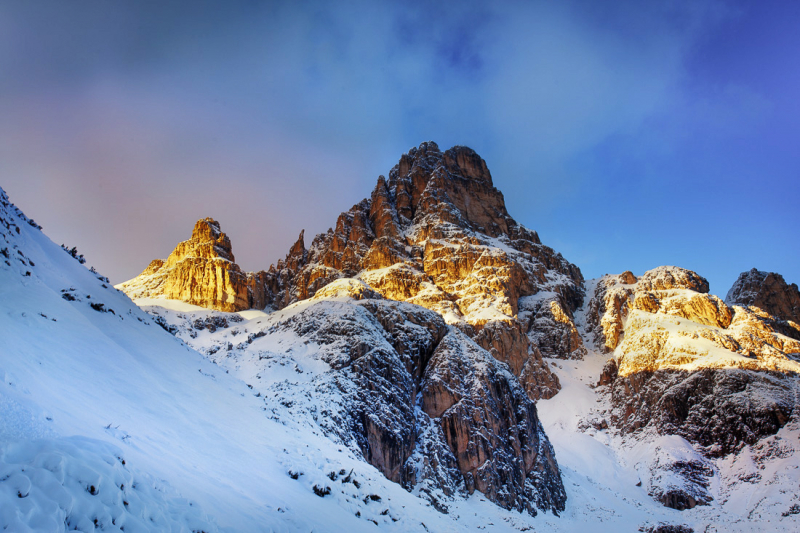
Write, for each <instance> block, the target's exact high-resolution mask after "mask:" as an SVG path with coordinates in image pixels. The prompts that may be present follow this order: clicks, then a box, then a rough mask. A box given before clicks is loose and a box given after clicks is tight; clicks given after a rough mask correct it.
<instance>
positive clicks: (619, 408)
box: [587, 267, 800, 455]
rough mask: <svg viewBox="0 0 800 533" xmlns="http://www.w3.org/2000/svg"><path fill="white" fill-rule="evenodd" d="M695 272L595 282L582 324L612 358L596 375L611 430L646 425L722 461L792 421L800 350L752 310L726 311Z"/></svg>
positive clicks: (661, 271)
mask: <svg viewBox="0 0 800 533" xmlns="http://www.w3.org/2000/svg"><path fill="white" fill-rule="evenodd" d="M707 291H708V283H707V282H706V281H705V279H704V278H702V277H700V276H699V275H697V274H696V273H694V272H691V271H688V270H685V269H680V268H677V267H660V268H657V269H654V270H652V271H649V272H647V273H645V274H644V275H643V276H641V277H640V278H639V279H638V280H637V279H636V278H635V277H634V276H633V275H632V274H630V273H625V274H623V275H622V276H606V277H605V278H603V279H601V280H600V281H599V282H598V283H597V284H596V290H595V294H594V297H593V301H592V302H590V303H589V306H588V307H589V316H588V317H587V322H588V323H589V325H590V327H592V328H593V329H592V331H593V333H594V338H595V341H596V342H597V344H598V346H599V347H600V348H602V349H605V350H613V356H614V358H613V360H612V361H610V362H609V364H608V365H607V366H606V368H605V369H604V371H603V373H602V375H601V376H600V384H601V385H610V391H611V396H612V401H613V406H614V408H613V415H612V423H613V424H614V425H616V426H617V427H619V428H620V429H622V430H623V431H626V432H632V431H636V430H638V429H641V428H645V427H652V428H654V429H656V430H657V431H658V432H659V433H661V434H672V435H681V436H683V437H685V438H686V439H688V440H689V441H691V442H693V443H695V444H697V445H700V446H702V447H703V448H704V449H705V450H706V452H707V453H708V454H710V455H724V454H728V453H731V452H734V451H737V450H739V449H741V447H742V446H743V445H745V444H753V443H755V442H757V441H758V439H760V438H762V437H764V436H766V435H771V434H774V433H775V432H777V431H778V429H780V428H781V427H782V426H783V425H784V424H786V423H787V422H788V421H789V419H790V418H791V416H792V415H793V413H794V409H795V403H796V402H795V391H796V389H797V386H798V375H800V363H798V361H799V360H800V343H798V342H797V341H796V340H794V339H791V338H788V337H786V336H784V335H782V334H781V333H780V332H779V331H776V330H775V329H773V327H772V323H773V320H774V317H770V316H769V315H767V314H766V313H764V312H763V311H761V310H759V309H757V308H744V307H741V306H738V305H734V306H733V307H732V308H731V307H729V306H728V305H726V304H725V303H724V302H722V300H720V299H719V298H717V297H716V296H713V295H710V294H707Z"/></svg>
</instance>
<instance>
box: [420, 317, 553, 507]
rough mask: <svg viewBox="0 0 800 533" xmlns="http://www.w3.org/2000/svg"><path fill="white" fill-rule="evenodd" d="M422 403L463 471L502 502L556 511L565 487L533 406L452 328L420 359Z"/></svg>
mask: <svg viewBox="0 0 800 533" xmlns="http://www.w3.org/2000/svg"><path fill="white" fill-rule="evenodd" d="M421 392H422V394H421V402H422V410H423V411H424V412H425V413H426V414H427V415H428V416H429V417H430V418H431V419H432V420H435V421H437V423H439V424H441V427H442V434H443V436H444V439H445V441H446V442H447V445H448V446H449V448H450V449H451V450H452V452H453V455H454V457H455V459H456V464H457V465H458V469H459V471H460V472H461V474H462V475H463V476H464V484H465V486H466V490H467V492H469V493H472V492H473V491H475V490H479V491H480V492H482V493H483V494H485V495H486V496H487V497H488V498H489V499H490V500H492V501H494V502H496V503H497V504H498V505H500V506H501V507H503V508H505V509H516V510H519V511H522V510H527V511H528V512H530V513H532V514H536V508H539V509H552V510H554V511H562V510H564V502H565V500H566V493H565V492H564V488H563V485H562V482H561V479H560V475H559V471H558V465H557V463H556V460H555V453H554V452H553V448H552V446H551V445H550V443H549V441H548V440H547V437H546V436H545V434H544V430H543V429H542V427H541V424H540V422H539V420H538V417H537V414H536V407H535V405H534V404H533V402H531V401H530V399H529V398H528V397H527V395H526V394H525V391H524V390H523V389H522V388H521V387H520V386H519V385H518V384H517V380H516V379H514V377H513V376H512V375H511V374H509V373H508V372H507V371H506V370H505V369H503V368H502V367H501V366H499V365H497V364H496V363H494V361H493V359H492V358H491V357H489V355H488V354H487V353H486V352H485V351H484V350H482V349H480V348H479V347H478V346H477V345H476V344H474V343H472V342H471V341H469V340H468V339H466V338H464V336H463V334H462V333H460V332H459V331H458V330H456V329H454V330H452V332H451V333H450V335H448V336H447V337H445V338H444V340H443V341H442V342H441V343H440V344H439V346H438V347H437V348H436V351H435V352H434V354H433V357H432V358H431V361H430V363H429V364H428V366H427V368H426V370H425V375H424V379H423V384H422V391H421Z"/></svg>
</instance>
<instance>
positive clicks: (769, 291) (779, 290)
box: [725, 268, 800, 324]
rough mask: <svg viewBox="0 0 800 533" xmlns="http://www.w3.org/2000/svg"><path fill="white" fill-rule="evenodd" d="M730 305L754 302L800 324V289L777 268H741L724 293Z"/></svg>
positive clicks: (771, 312) (757, 305) (774, 314)
mask: <svg viewBox="0 0 800 533" xmlns="http://www.w3.org/2000/svg"><path fill="white" fill-rule="evenodd" d="M725 303H727V304H728V305H752V306H755V307H758V308H760V309H763V310H764V311H766V312H767V313H769V314H770V315H773V316H776V317H778V318H780V319H782V320H791V321H793V322H796V323H798V324H800V291H798V288H797V284H796V283H792V284H789V283H786V280H784V279H783V276H781V275H780V274H777V273H775V272H764V271H761V270H757V269H755V268H753V269H752V270H749V271H747V272H742V273H741V274H739V277H738V278H737V279H736V281H735V282H734V284H733V286H732V287H731V289H730V290H729V291H728V294H727V296H725Z"/></svg>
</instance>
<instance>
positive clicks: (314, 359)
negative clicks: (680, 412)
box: [0, 190, 800, 533]
mask: <svg viewBox="0 0 800 533" xmlns="http://www.w3.org/2000/svg"><path fill="white" fill-rule="evenodd" d="M0 219H2V225H0V234H1V235H2V236H1V237H0V251H3V254H2V256H0V380H1V381H2V382H1V383H0V530H2V531H46V532H50V531H67V530H78V531H85V532H86V531H125V532H127V533H129V532H139V531H175V532H187V533H188V532H195V531H205V532H214V531H230V532H250V531H252V532H260V531H342V532H345V531H347V532H350V531H375V530H376V528H377V529H381V530H387V531H443V532H448V531H452V532H457V531H486V530H492V531H553V530H554V531H586V530H587V528H588V529H589V530H591V531H614V532H617V531H637V530H638V531H650V530H653V529H654V528H655V527H656V526H658V525H659V524H673V525H679V524H685V525H687V526H689V527H692V528H693V529H694V530H695V531H698V532H699V531H708V532H711V531H720V532H721V531H752V530H753V528H754V527H758V528H759V529H760V530H762V531H792V530H798V528H799V526H798V515H800V497H799V496H798V495H799V494H800V490H798V489H800V453H798V452H797V450H798V449H800V438H799V437H800V428H799V427H798V423H797V421H796V420H795V421H792V422H790V423H789V424H787V425H786V426H785V427H784V428H783V429H781V431H780V432H779V433H778V434H777V435H775V436H773V437H769V438H766V439H762V441H760V442H759V443H758V444H757V445H754V446H748V447H745V448H744V450H743V451H742V452H741V453H739V454H738V455H735V456H729V457H727V458H722V459H717V460H713V461H711V460H709V459H706V458H704V457H702V456H700V455H699V454H698V453H697V452H696V451H695V450H694V449H693V448H692V446H691V445H690V444H689V443H688V442H686V441H685V440H683V439H681V438H680V437H674V436H669V437H663V436H661V437H659V436H657V435H642V434H639V435H636V436H635V438H634V437H632V436H627V437H622V436H620V435H619V434H617V433H616V432H615V431H614V430H612V429H607V428H604V427H603V419H604V417H605V416H606V414H607V413H608V410H609V399H608V397H607V394H605V392H604V391H603V388H600V387H595V383H596V382H597V379H598V377H599V375H600V373H601V370H602V367H603V364H604V363H605V360H606V358H607V356H604V355H602V354H600V353H599V352H596V351H593V350H590V351H589V354H588V355H587V356H586V357H585V359H584V360H556V359H548V360H547V361H548V364H550V365H551V366H552V367H553V369H554V371H555V372H556V373H557V375H558V377H559V379H560V380H561V384H562V386H563V389H562V390H561V392H560V393H559V394H557V395H556V396H555V397H554V398H552V399H550V400H545V401H540V402H538V411H539V416H540V418H541V421H542V424H543V426H544V429H545V431H546V433H547V435H548V436H549V438H550V440H551V442H552V445H553V447H554V449H555V454H556V457H557V460H558V462H559V465H560V467H561V470H562V476H563V480H564V486H565V489H566V491H567V506H566V511H565V512H563V513H561V516H558V517H557V516H555V515H553V514H551V513H540V514H539V515H538V516H537V517H531V516H530V515H528V514H526V513H517V512H513V511H505V510H503V509H500V508H499V507H497V506H496V505H494V504H492V503H491V502H489V501H487V500H486V499H485V498H484V497H482V495H481V494H480V493H479V492H476V493H474V494H473V495H472V496H471V497H469V498H466V499H460V498H452V499H449V500H447V508H448V513H447V514H443V513H440V512H439V511H437V510H436V509H435V508H434V507H433V506H432V505H431V503H430V501H429V500H428V499H426V498H425V497H423V496H424V495H420V494H419V491H416V492H415V493H410V492H407V491H406V490H404V489H403V488H402V487H400V486H399V485H397V484H395V483H392V482H390V481H389V480H387V479H386V478H385V477H384V476H383V475H382V474H381V473H380V472H379V471H378V470H377V469H376V468H374V467H372V466H370V465H369V464H367V463H366V462H365V461H364V460H363V458H362V457H361V456H360V453H359V452H358V450H357V449H356V448H354V447H353V446H352V443H349V442H347V441H346V440H345V439H342V438H337V436H336V435H335V432H332V431H331V427H330V420H332V419H335V410H336V409H337V402H341V401H344V398H345V397H344V396H337V393H336V392H335V391H332V390H329V391H328V392H327V393H326V394H327V395H326V396H318V395H317V394H318V391H319V390H320V389H319V388H318V387H317V386H316V385H318V384H319V383H324V382H325V380H326V379H328V377H327V376H329V375H330V365H329V364H328V363H327V362H326V358H327V360H330V357H329V356H330V355H331V354H332V353H333V352H332V350H335V349H336V346H334V345H320V344H315V343H313V342H308V343H307V342H306V340H307V339H304V338H303V337H302V336H299V335H297V334H296V332H293V331H288V330H282V329H280V328H271V326H272V325H274V324H276V323H277V322H279V321H280V320H282V319H285V318H286V317H287V316H288V315H298V314H300V313H303V312H304V311H306V310H308V309H309V308H310V307H312V306H322V308H324V309H325V312H326V313H328V314H329V315H330V316H332V317H335V316H337V314H342V315H344V314H346V313H347V312H352V309H353V307H354V305H353V303H352V301H350V300H348V299H346V298H333V299H330V300H321V301H309V302H301V303H299V304H296V305H294V306H291V307H289V308H287V309H284V310H282V311H280V312H276V313H265V312H261V311H244V312H241V313H221V312H218V311H210V310H207V309H202V308H199V307H195V306H190V305H188V304H184V303H182V302H175V301H171V300H146V301H138V302H137V303H138V304H139V305H140V306H142V308H141V309H140V308H139V307H138V306H137V305H135V304H134V303H133V302H132V301H131V300H130V299H129V298H128V297H127V296H125V295H124V294H123V293H121V292H119V291H117V290H116V289H114V288H113V287H111V286H110V285H109V284H108V283H107V282H106V281H105V280H104V279H102V278H101V277H99V276H98V275H96V274H93V273H92V272H90V271H89V270H88V269H87V268H86V267H85V266H83V265H81V264H79V263H78V261H76V260H75V259H74V258H73V257H71V256H70V255H69V254H67V253H65V252H64V251H63V250H62V249H61V248H60V247H59V246H57V245H55V244H54V243H52V242H51V241H50V240H49V239H48V238H47V237H46V236H45V235H44V234H43V233H41V232H40V231H39V229H37V228H36V227H34V226H32V225H31V224H30V223H29V221H28V219H26V218H25V217H24V215H22V214H21V213H20V212H19V211H18V210H17V209H16V208H14V207H13V205H11V204H10V203H9V202H8V199H7V197H6V196H5V194H4V193H2V190H0ZM587 293H588V294H592V293H593V291H592V290H591V289H590V290H589V291H587ZM145 311H147V312H145ZM582 313H583V311H579V312H578V313H577V315H576V322H577V325H578V327H579V330H580V331H581V332H582V333H584V324H583V314H582ZM170 327H171V328H172V329H173V332H174V335H173V334H172V333H170V332H168V331H167V330H166V329H169V328H170ZM165 328H166V329H165ZM584 340H585V341H586V345H587V347H589V346H591V343H590V342H588V339H587V338H584ZM343 342H346V340H345V341H343ZM375 342H381V341H380V339H376V340H375ZM323 355H325V357H323ZM676 458H678V459H680V460H681V461H684V462H686V463H691V462H693V461H694V462H697V463H699V464H701V465H705V466H706V467H707V468H708V472H710V473H709V477H708V479H709V488H708V496H710V498H711V500H710V502H709V504H708V505H698V506H697V507H695V508H693V509H690V510H686V511H677V510H674V509H669V508H666V507H664V506H662V505H661V504H660V503H659V502H657V501H655V500H654V498H653V496H652V494H656V493H658V491H668V490H669V488H670V487H671V486H673V485H675V484H679V485H680V484H682V483H684V480H683V478H680V477H676V476H675V475H674V472H672V471H669V470H664V469H663V468H661V467H660V465H662V464H664V462H665V461H666V462H668V463H669V462H672V461H674V460H675V459H676ZM698 496H701V495H698Z"/></svg>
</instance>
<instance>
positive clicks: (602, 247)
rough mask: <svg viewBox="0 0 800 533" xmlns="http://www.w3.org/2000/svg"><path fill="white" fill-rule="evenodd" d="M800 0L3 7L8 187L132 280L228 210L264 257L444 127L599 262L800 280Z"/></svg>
mask: <svg viewBox="0 0 800 533" xmlns="http://www.w3.org/2000/svg"><path fill="white" fill-rule="evenodd" d="M797 27H800V3H794V2H779V1H762V2H735V1H728V2H724V1H705V0H701V1H691V2H689V1H687V2H679V1H669V2H636V1H630V2H628V1H625V2H588V1H587V2H578V1H575V2H570V1H566V2H491V3H489V2H470V1H462V2H439V3H437V2H408V1H406V2H334V3H318V2H281V3H269V2H252V1H251V2H225V3H211V2H183V3H181V2H99V1H98V2H84V1H76V2H36V3H32V2H25V1H23V0H0V116H2V117H3V119H2V120H0V186H2V187H4V188H5V189H6V190H7V192H8V193H9V195H10V196H11V198H12V200H13V201H15V202H16V203H17V204H18V205H19V206H20V207H22V208H23V210H25V211H26V212H27V213H28V214H29V215H31V216H33V217H34V218H35V219H36V220H37V221H38V222H39V223H41V224H42V225H43V226H44V228H45V231H46V232H47V233H48V235H50V236H51V237H52V238H53V239H54V240H56V241H58V242H65V243H68V244H70V245H77V247H78V248H79V250H80V251H81V252H83V253H84V254H85V255H86V256H87V258H88V260H89V263H91V264H94V265H95V266H96V267H97V268H98V269H99V270H100V271H101V272H104V273H106V274H107V275H108V276H110V277H111V279H112V281H114V282H119V281H123V280H125V279H128V278H130V277H132V276H135V275H136V274H138V273H139V272H140V271H141V270H142V269H143V268H144V267H145V266H146V265H147V264H148V262H149V261H150V260H151V259H153V258H156V257H162V258H163V257H166V256H167V255H168V254H169V252H170V251H171V249H172V247H173V246H174V245H175V244H176V243H177V242H178V241H180V240H183V239H186V238H188V236H189V234H190V231H191V228H192V225H193V223H194V222H195V220H197V219H198V218H201V217H205V216H212V217H214V218H216V219H218V220H219V221H220V222H221V224H222V227H223V230H224V231H226V232H227V233H228V234H229V235H230V236H231V239H232V240H233V246H234V253H235V255H236V257H237V260H238V262H239V263H240V264H241V265H242V267H243V268H245V269H248V270H256V269H261V268H266V267H268V266H269V264H270V263H273V262H275V261H277V259H279V258H281V257H283V255H285V253H286V252H287V250H288V248H289V246H290V245H291V243H292V242H293V241H294V240H295V239H296V238H297V234H298V233H299V232H300V230H301V229H305V230H306V235H307V236H309V238H308V240H307V244H308V243H310V235H313V234H316V233H318V232H321V231H325V230H327V228H328V227H330V226H332V225H333V224H334V223H335V220H336V217H337V215H338V214H339V213H340V212H341V211H344V210H346V209H348V208H349V207H350V206H351V205H353V204H355V203H356V202H358V201H359V200H361V199H362V198H364V197H366V196H368V195H369V194H370V192H371V190H372V187H373V186H374V184H375V181H376V179H377V176H378V175H379V174H387V173H388V171H389V169H390V168H391V167H392V166H393V165H394V164H396V162H397V160H398V159H399V157H400V155H401V154H402V153H404V152H406V151H407V150H408V149H409V148H411V147H412V146H416V145H418V144H419V143H420V142H422V141H426V140H434V141H436V142H437V143H438V144H439V145H440V147H442V148H443V149H444V148H447V147H450V146H452V145H455V144H463V145H467V146H470V147H472V148H474V149H475V150H476V151H477V152H478V153H479V154H481V156H482V157H483V158H484V159H485V160H486V162H487V164H488V165H489V168H490V170H491V172H492V175H493V177H494V181H495V185H496V186H497V187H498V188H499V189H500V190H502V191H503V193H504V194H505V197H506V203H507V207H508V210H509V212H510V213H511V215H512V216H513V217H515V218H516V219H517V220H518V221H520V222H521V223H523V224H524V225H526V226H528V227H530V228H532V229H535V230H537V231H538V232H539V234H540V236H541V238H542V240H543V242H544V243H545V244H548V245H550V246H552V247H554V248H555V249H556V250H558V251H560V252H562V253H563V254H564V256H565V257H566V258H567V259H569V260H570V261H572V262H574V263H576V264H577V265H578V266H579V267H580V268H581V269H582V271H583V272H584V275H585V276H586V277H587V278H588V277H596V276H599V275H602V274H604V273H616V272H621V271H623V270H632V271H633V272H634V273H637V274H641V273H642V272H644V271H645V270H647V269H649V268H653V267H655V266H658V265H662V264H675V265H679V266H684V267H686V268H690V269H693V270H696V271H698V272H699V273H700V274H702V275H704V276H706V277H707V278H709V280H710V282H711V289H712V292H715V293H718V294H720V295H722V296H724V293H725V292H726V291H727V289H728V288H729V287H730V285H731V284H732V283H733V281H734V279H735V278H736V276H737V275H738V273H739V272H741V271H744V270H749V269H750V268H752V267H754V266H755V267H757V268H759V269H762V270H772V271H777V272H780V273H782V274H783V275H784V276H785V277H786V279H787V281H789V282H800V254H799V253H798V238H797V232H798V230H797V228H798V226H799V224H798V208H797V206H798V201H799V200H800V150H799V149H798V148H797V146H798V139H800V100H799V99H798V97H797V95H798V94H800V33H798V32H797V31H796V29H797Z"/></svg>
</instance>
